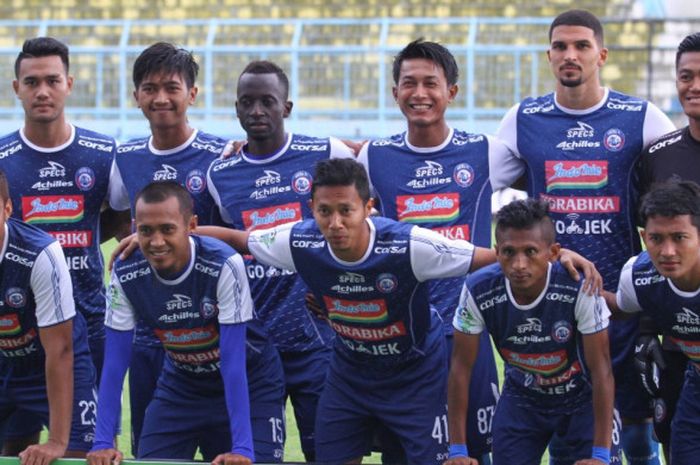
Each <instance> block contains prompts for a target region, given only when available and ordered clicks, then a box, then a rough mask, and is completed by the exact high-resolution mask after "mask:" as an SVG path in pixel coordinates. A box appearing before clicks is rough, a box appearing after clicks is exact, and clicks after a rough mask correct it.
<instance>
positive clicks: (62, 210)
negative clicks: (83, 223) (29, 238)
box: [22, 195, 85, 224]
mask: <svg viewBox="0 0 700 465" xmlns="http://www.w3.org/2000/svg"><path fill="white" fill-rule="evenodd" d="M84 213H85V199H84V197H83V196H82V195H41V196H29V197H22V220H23V221H24V222H25V223H29V224H43V223H75V222H77V221H80V220H82V219H83V215H84Z"/></svg>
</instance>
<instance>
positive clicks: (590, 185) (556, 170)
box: [544, 160, 608, 192]
mask: <svg viewBox="0 0 700 465" xmlns="http://www.w3.org/2000/svg"><path fill="white" fill-rule="evenodd" d="M544 171H545V176H546V185H547V192H550V191H552V190H555V189H600V188H601V187H604V186H606V185H607V184H608V162H607V161H605V160H593V161H559V160H547V161H545V162H544Z"/></svg>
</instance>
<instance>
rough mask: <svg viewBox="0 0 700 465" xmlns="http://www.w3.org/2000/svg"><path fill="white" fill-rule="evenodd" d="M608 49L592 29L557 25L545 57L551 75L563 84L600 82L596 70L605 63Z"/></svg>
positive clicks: (570, 85) (569, 85)
mask: <svg viewBox="0 0 700 465" xmlns="http://www.w3.org/2000/svg"><path fill="white" fill-rule="evenodd" d="M607 56H608V50H607V49H606V48H603V47H601V46H600V45H599V44H598V41H597V40H596V38H595V35H594V34H593V29H589V28H587V27H585V26H565V25H562V26H557V27H555V28H554V29H553V30H552V39H551V41H550V44H549V50H547V58H548V59H549V65H550V67H551V68H552V73H553V74H554V77H555V78H556V79H557V80H558V81H559V84H561V85H562V86H564V87H578V86H580V85H582V84H585V83H588V82H591V83H593V84H594V85H595V86H596V87H597V86H599V85H600V84H599V78H598V70H599V69H600V68H601V67H602V66H603V65H604V64H605V60H606V59H607Z"/></svg>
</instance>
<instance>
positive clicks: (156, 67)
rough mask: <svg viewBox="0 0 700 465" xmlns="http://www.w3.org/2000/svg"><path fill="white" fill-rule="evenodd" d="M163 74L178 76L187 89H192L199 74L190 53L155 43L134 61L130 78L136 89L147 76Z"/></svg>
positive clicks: (173, 46)
mask: <svg viewBox="0 0 700 465" xmlns="http://www.w3.org/2000/svg"><path fill="white" fill-rule="evenodd" d="M158 73H165V74H168V75H170V76H172V75H175V74H177V75H179V76H180V77H182V78H183V80H184V81H185V84H186V85H187V88H188V89H191V88H192V87H194V83H195V81H196V80H197V75H198V74H199V65H198V64H197V62H196V61H195V59H194V56H193V55H192V52H190V51H188V50H185V49H184V48H180V47H177V46H175V45H173V44H171V43H169V42H156V43H155V44H153V45H151V46H150V47H148V48H147V49H145V50H144V51H143V52H141V54H140V55H139V56H138V58H136V61H134V70H133V72H132V78H133V81H134V87H136V88H137V89H138V88H139V86H140V85H141V83H142V82H143V80H144V79H145V78H146V77H147V76H151V75H153V74H158Z"/></svg>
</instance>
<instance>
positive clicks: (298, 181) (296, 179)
mask: <svg viewBox="0 0 700 465" xmlns="http://www.w3.org/2000/svg"><path fill="white" fill-rule="evenodd" d="M312 180H313V177H311V173H309V172H308V171H297V172H296V173H294V175H293V176H292V189H294V192H296V193H297V194H300V195H304V194H308V193H309V192H311V182H312Z"/></svg>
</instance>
